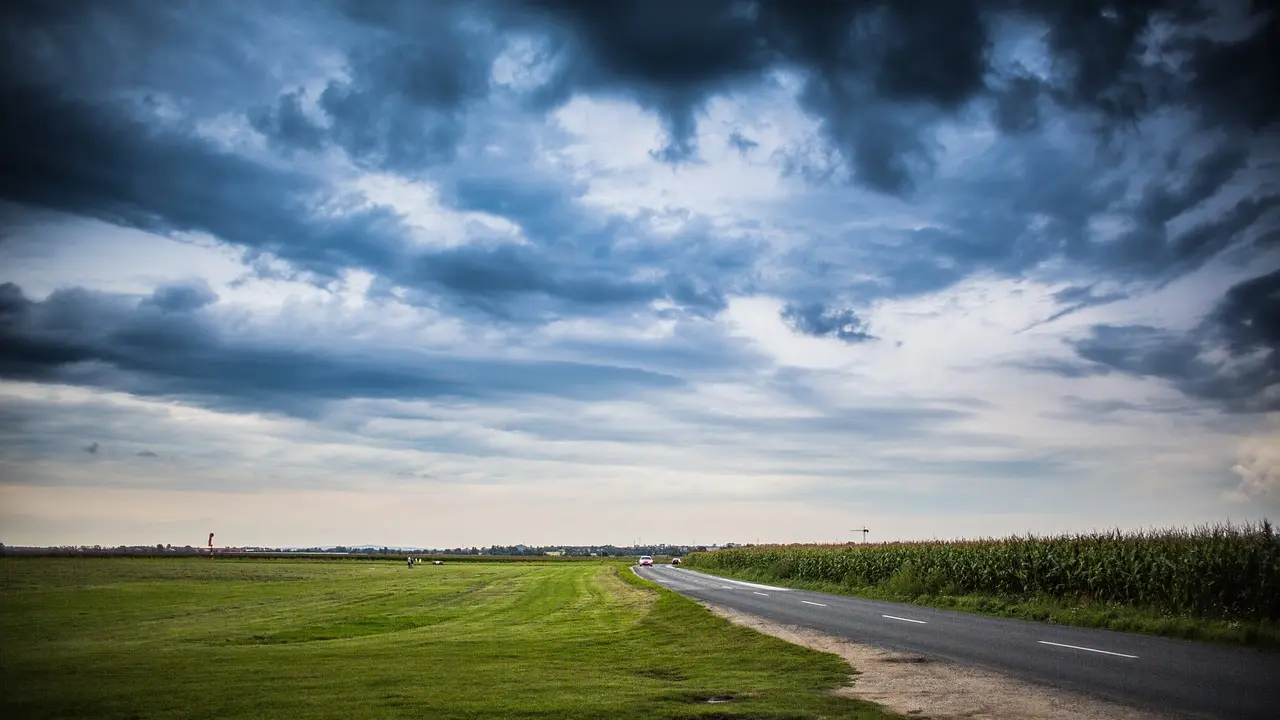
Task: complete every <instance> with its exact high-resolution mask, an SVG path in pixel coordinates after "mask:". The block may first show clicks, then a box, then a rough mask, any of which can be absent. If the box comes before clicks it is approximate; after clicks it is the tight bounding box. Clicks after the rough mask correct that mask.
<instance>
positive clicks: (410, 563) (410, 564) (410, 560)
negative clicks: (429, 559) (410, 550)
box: [409, 558, 413, 567]
mask: <svg viewBox="0 0 1280 720" xmlns="http://www.w3.org/2000/svg"><path fill="white" fill-rule="evenodd" d="M409 567H413V558H409Z"/></svg>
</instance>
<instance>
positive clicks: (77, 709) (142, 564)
mask: <svg viewBox="0 0 1280 720" xmlns="http://www.w3.org/2000/svg"><path fill="white" fill-rule="evenodd" d="M0 568H3V575H2V577H3V585H2V587H0V675H2V676H3V683H0V715H2V716H3V717H5V718H55V717H56V718H153V717H157V718H167V717H172V718H179V717H181V718H292V717H296V718H329V717H332V718H389V717H414V718H547V719H550V718H686V717H703V718H883V717H892V716H891V715H888V714H886V713H883V712H882V711H880V710H879V709H878V708H877V707H875V706H873V705H871V704H868V703H862V702H858V701H855V700H849V699H845V698H838V697H835V696H833V695H831V694H830V692H829V691H830V690H831V689H833V688H836V687H838V686H840V685H843V684H845V683H847V682H848V681H849V678H850V672H851V670H850V668H849V666H848V665H847V664H846V663H845V662H844V661H843V660H841V659H840V658H838V657H837V656H835V655H830V654H826V653H819V652H815V651H812V650H808V649H806V648H801V647H798V646H794V645H790V644H788V643H785V642H782V641H780V640H777V639H774V638H771V637H767V636H764V635H760V634H758V633H756V632H754V631H751V630H747V629H744V628H739V627H735V626H732V625H729V624H728V623H726V622H724V621H722V620H720V619H718V618H716V617H714V616H713V615H711V614H710V613H709V612H707V611H706V610H705V609H703V608H702V607H700V606H698V605H697V604H695V603H693V602H691V601H688V600H685V599H684V598H681V597H679V596H677V595H675V594H673V593H671V592H669V591H667V590H664V589H660V588H657V587H656V586H654V585H652V584H649V583H646V582H644V581H642V580H639V579H638V578H636V577H635V576H634V575H633V574H632V573H631V572H630V570H629V569H627V568H626V567H625V566H620V565H618V564H614V563H572V564H570V563H546V564H525V563H521V564H462V563H458V564H454V565H444V566H438V567H437V566H429V565H428V566H419V567H417V568H413V569H409V568H406V567H404V566H402V565H400V564H398V563H392V562H386V563H376V562H368V563H353V562H340V561H338V562H317V561H305V562H286V561H272V562H254V561H227V560H216V561H215V560H208V559H181V560H168V559H163V560H161V559H157V560H147V559H128V558H124V559H15V558H4V559H0ZM712 697H728V698H732V700H731V701H729V702H722V703H708V702H706V700H707V699H709V698H712Z"/></svg>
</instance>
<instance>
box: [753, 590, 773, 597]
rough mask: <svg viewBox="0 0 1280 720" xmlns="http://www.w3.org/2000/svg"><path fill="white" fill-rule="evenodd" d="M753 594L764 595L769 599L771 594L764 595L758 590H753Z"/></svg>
mask: <svg viewBox="0 0 1280 720" xmlns="http://www.w3.org/2000/svg"><path fill="white" fill-rule="evenodd" d="M751 594H752V595H763V596H765V597H769V593H762V592H760V591H758V590H752V591H751Z"/></svg>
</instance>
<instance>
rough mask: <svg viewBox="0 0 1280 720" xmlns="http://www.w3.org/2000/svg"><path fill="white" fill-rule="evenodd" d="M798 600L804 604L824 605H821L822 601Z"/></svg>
mask: <svg viewBox="0 0 1280 720" xmlns="http://www.w3.org/2000/svg"><path fill="white" fill-rule="evenodd" d="M800 602H802V603H804V604H805V605H817V606H818V607H826V605H823V604H822V603H816V602H809V601H808V600H801V601H800Z"/></svg>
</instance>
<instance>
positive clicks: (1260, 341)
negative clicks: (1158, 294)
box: [1022, 270, 1280, 412]
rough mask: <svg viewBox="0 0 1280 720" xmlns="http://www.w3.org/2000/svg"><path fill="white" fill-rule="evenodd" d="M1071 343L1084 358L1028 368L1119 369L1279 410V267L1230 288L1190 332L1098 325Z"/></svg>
mask: <svg viewBox="0 0 1280 720" xmlns="http://www.w3.org/2000/svg"><path fill="white" fill-rule="evenodd" d="M1073 346H1074V349H1075V352H1076V355H1077V356H1078V357H1079V358H1080V359H1081V360H1082V361H1084V362H1083V363H1079V364H1077V363H1073V362H1070V361H1058V360H1048V361H1037V362H1035V363H1031V364H1023V365H1022V366H1023V367H1026V368H1028V369H1033V370H1042V371H1047V372H1053V373H1055V374H1058V375H1063V376H1067V377H1082V376H1086V375H1094V374H1106V373H1108V372H1113V371H1114V372H1120V373H1124V374H1127V375H1131V376H1136V377H1152V378H1160V379H1163V380H1166V381H1168V382H1170V383H1171V384H1172V385H1173V386H1174V387H1176V388H1178V390H1180V391H1181V392H1182V393H1184V394H1185V395H1187V396H1188V397H1191V398H1197V399H1200V400H1207V401H1211V402H1214V403H1217V404H1220V405H1221V406H1222V407H1224V408H1226V409H1227V410H1230V411H1233V412H1271V411H1275V410H1280V270H1277V271H1274V272H1271V273H1269V274H1266V275H1260V276H1258V277H1256V278H1253V279H1251V280H1247V281H1244V282H1241V283H1239V284H1238V285H1236V286H1235V287H1233V288H1231V290H1229V291H1228V292H1227V294H1226V295H1225V296H1224V297H1223V299H1222V300H1221V301H1220V302H1219V303H1218V305H1217V307H1216V308H1215V309H1214V311H1213V312H1212V313H1210V314H1209V316H1208V317H1206V318H1205V320H1204V321H1203V322H1202V323H1201V324H1200V325H1199V326H1198V327H1196V328H1195V329H1194V330H1192V331H1191V332H1189V333H1172V332H1168V331H1165V330H1161V329H1159V328H1154V327H1150V326H1146V325H1121V326H1116V325H1095V326H1094V327H1093V328H1091V330H1090V333H1089V335H1088V336H1087V337H1084V338H1081V339H1079V340H1076V341H1074V342H1073Z"/></svg>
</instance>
